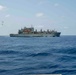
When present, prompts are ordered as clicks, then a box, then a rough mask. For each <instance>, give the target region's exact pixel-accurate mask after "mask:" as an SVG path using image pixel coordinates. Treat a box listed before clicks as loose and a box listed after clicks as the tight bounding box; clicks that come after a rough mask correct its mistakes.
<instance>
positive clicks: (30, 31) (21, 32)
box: [10, 27, 61, 37]
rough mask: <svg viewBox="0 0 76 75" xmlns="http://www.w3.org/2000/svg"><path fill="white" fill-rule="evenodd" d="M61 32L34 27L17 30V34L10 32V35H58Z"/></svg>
mask: <svg viewBox="0 0 76 75" xmlns="http://www.w3.org/2000/svg"><path fill="white" fill-rule="evenodd" d="M60 34H61V32H57V31H54V30H51V31H49V30H47V31H42V29H41V30H40V31H37V30H35V31H34V28H33V27H31V28H26V27H24V28H23V29H21V30H19V31H18V34H10V37H60Z"/></svg>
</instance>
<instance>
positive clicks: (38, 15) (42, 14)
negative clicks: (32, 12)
mask: <svg viewBox="0 0 76 75" xmlns="http://www.w3.org/2000/svg"><path fill="white" fill-rule="evenodd" d="M42 16H44V13H37V14H36V17H42Z"/></svg>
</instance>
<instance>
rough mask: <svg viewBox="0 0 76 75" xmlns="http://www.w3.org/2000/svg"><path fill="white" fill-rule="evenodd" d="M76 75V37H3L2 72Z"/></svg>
mask: <svg viewBox="0 0 76 75" xmlns="http://www.w3.org/2000/svg"><path fill="white" fill-rule="evenodd" d="M28 74H62V75H76V36H61V37H8V36H0V75H28Z"/></svg>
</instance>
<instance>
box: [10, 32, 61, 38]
mask: <svg viewBox="0 0 76 75" xmlns="http://www.w3.org/2000/svg"><path fill="white" fill-rule="evenodd" d="M10 37H60V32H58V33H51V34H10Z"/></svg>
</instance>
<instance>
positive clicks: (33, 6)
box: [0, 0, 76, 35]
mask: <svg viewBox="0 0 76 75" xmlns="http://www.w3.org/2000/svg"><path fill="white" fill-rule="evenodd" d="M31 26H33V27H34V28H35V29H38V30H40V29H43V30H47V29H49V30H56V31H59V32H61V35H76V0H0V35H9V34H10V33H17V32H18V30H19V29H21V28H24V27H31Z"/></svg>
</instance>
